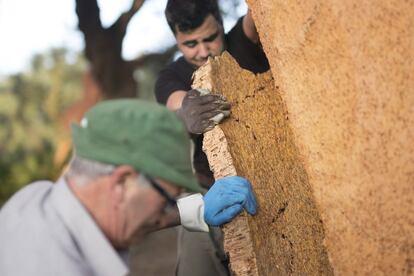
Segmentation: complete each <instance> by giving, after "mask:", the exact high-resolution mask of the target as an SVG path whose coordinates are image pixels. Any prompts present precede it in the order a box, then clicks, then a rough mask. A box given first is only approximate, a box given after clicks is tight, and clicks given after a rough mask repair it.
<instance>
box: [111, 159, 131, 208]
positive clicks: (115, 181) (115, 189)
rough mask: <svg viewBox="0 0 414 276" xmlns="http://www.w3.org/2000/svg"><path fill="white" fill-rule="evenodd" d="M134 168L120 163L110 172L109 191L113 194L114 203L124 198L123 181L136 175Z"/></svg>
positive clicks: (124, 188)
mask: <svg viewBox="0 0 414 276" xmlns="http://www.w3.org/2000/svg"><path fill="white" fill-rule="evenodd" d="M136 175H137V173H136V171H135V169H134V168H133V167H131V166H129V165H121V166H119V167H116V169H115V170H114V171H113V172H112V173H111V176H110V185H109V186H110V187H109V188H110V190H111V191H110V192H111V194H112V195H113V196H114V199H115V202H116V204H118V203H120V202H122V201H123V199H124V198H125V191H126V187H125V182H126V180H127V179H128V178H130V177H134V176H136Z"/></svg>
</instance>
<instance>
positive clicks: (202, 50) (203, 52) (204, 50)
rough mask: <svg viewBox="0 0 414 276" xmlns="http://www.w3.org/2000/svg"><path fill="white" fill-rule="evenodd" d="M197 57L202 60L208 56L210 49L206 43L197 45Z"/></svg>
mask: <svg viewBox="0 0 414 276" xmlns="http://www.w3.org/2000/svg"><path fill="white" fill-rule="evenodd" d="M198 55H199V56H200V57H202V58H207V57H208V56H209V55H210V47H209V46H208V44H207V43H200V44H199V49H198Z"/></svg>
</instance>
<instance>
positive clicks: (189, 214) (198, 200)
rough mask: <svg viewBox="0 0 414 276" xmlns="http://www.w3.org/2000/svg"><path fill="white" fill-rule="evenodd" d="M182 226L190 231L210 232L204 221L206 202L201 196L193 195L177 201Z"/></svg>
mask: <svg viewBox="0 0 414 276" xmlns="http://www.w3.org/2000/svg"><path fill="white" fill-rule="evenodd" d="M177 207H178V211H179V213H180V219H181V225H182V226H184V228H185V229H187V230H188V231H197V232H208V231H209V230H208V225H207V223H206V222H205V221H204V200H203V196H202V195H201V194H192V195H189V196H186V197H183V198H180V199H178V200H177Z"/></svg>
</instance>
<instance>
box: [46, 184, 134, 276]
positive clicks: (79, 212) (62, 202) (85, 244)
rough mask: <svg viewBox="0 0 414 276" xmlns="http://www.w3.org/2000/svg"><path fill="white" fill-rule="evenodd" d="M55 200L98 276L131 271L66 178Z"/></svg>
mask: <svg viewBox="0 0 414 276" xmlns="http://www.w3.org/2000/svg"><path fill="white" fill-rule="evenodd" d="M51 199H52V204H53V205H54V208H55V210H56V212H57V213H59V215H60V217H61V219H62V221H63V223H64V224H65V225H66V227H67V228H68V230H69V232H70V233H71V235H72V238H73V240H74V242H75V243H76V245H77V248H78V249H79V252H80V254H81V255H82V257H83V258H84V259H85V261H86V262H87V263H88V264H89V265H90V267H91V268H92V270H93V271H94V273H95V274H96V275H126V274H127V273H128V272H129V270H128V267H127V265H126V263H125V262H124V261H123V259H122V258H121V255H120V253H119V252H117V251H116V250H115V249H114V248H113V247H112V245H111V244H110V242H109V241H108V239H107V238H106V237H105V235H104V234H103V233H102V231H101V230H100V228H99V227H98V225H97V224H96V223H95V221H94V220H93V218H92V217H91V215H90V214H89V213H88V211H87V210H86V209H85V207H84V206H83V205H82V204H81V203H80V202H79V200H78V199H77V198H76V196H75V195H74V194H73V192H72V191H71V190H70V188H69V186H68V184H67V182H66V181H65V179H64V178H63V177H62V178H60V179H59V180H58V182H57V183H56V185H55V187H54V188H53V192H52V195H51Z"/></svg>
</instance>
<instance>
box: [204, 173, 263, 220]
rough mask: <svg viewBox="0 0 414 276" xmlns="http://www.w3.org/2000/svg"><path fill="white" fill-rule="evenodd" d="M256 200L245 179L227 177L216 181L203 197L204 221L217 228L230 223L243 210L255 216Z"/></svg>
mask: <svg viewBox="0 0 414 276" xmlns="http://www.w3.org/2000/svg"><path fill="white" fill-rule="evenodd" d="M256 205H257V204H256V198H255V196H254V193H253V190H252V187H251V185H250V183H249V181H247V180H246V179H245V178H243V177H239V176H229V177H224V178H222V179H219V180H217V181H216V182H215V183H214V185H213V186H212V187H211V188H210V190H209V191H208V192H207V193H206V195H205V196H204V220H205V222H206V223H207V224H209V225H213V226H218V225H221V224H224V223H226V222H229V221H231V220H232V219H233V218H234V217H235V216H236V215H237V214H239V213H240V212H241V211H242V210H243V208H244V209H246V211H247V212H248V213H249V214H251V215H255V214H256Z"/></svg>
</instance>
